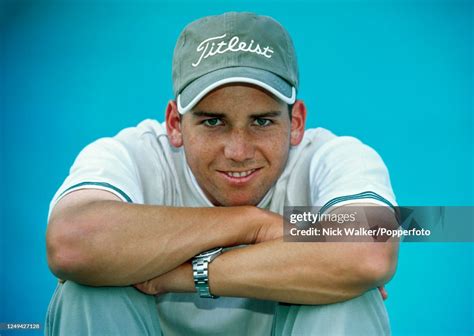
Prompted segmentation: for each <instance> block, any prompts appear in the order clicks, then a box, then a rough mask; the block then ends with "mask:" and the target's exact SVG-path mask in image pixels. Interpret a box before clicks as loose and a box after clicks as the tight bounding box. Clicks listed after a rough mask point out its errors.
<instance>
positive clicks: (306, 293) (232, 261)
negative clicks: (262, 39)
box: [139, 209, 398, 304]
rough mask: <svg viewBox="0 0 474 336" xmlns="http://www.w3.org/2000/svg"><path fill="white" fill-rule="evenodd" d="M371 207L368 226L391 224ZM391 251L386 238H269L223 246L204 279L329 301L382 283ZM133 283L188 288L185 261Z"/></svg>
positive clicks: (227, 291)
mask: <svg viewBox="0 0 474 336" xmlns="http://www.w3.org/2000/svg"><path fill="white" fill-rule="evenodd" d="M374 210H377V211H372V212H371V211H368V213H367V218H368V220H369V222H370V223H372V225H374V224H376V225H380V226H390V225H396V221H395V220H394V216H393V214H392V213H391V212H390V211H388V212H384V211H382V212H381V211H380V209H374ZM339 211H341V212H344V209H340V210H339ZM363 212H364V210H363V209H359V213H363ZM370 223H368V224H369V225H370ZM397 254H398V243H397V242H392V241H390V242H350V243H347V242H346V243H341V242H339V243H336V242H324V243H316V242H306V243H297V242H283V241H282V239H275V240H272V241H267V242H263V243H260V244H255V245H251V246H247V247H244V248H239V249H233V250H231V251H226V252H225V253H223V254H222V255H220V256H219V257H217V258H216V259H215V260H214V261H213V262H212V263H211V264H210V266H209V274H210V276H209V282H210V288H211V291H212V293H213V294H215V295H222V296H238V297H251V298H258V299H265V300H273V301H282V302H289V303H296V304H327V303H334V302H340V301H344V300H347V299H350V298H353V297H356V296H358V295H360V294H362V293H363V292H365V291H367V290H368V289H370V288H375V287H378V286H381V285H383V284H385V283H386V282H387V281H388V280H389V279H390V278H391V276H392V275H393V273H394V271H395V267H396V262H397ZM139 288H140V289H141V290H144V291H145V292H147V293H149V294H159V293H164V292H169V291H171V292H182V291H194V286H193V281H192V270H191V266H190V264H189V263H185V264H183V265H181V266H180V267H178V268H176V269H175V270H173V271H171V272H169V273H167V274H166V275H165V276H163V277H158V278H156V279H154V280H151V281H149V282H147V283H145V284H144V285H143V286H139Z"/></svg>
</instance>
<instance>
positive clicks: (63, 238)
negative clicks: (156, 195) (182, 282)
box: [48, 201, 258, 286]
mask: <svg viewBox="0 0 474 336" xmlns="http://www.w3.org/2000/svg"><path fill="white" fill-rule="evenodd" d="M255 210H256V209H254V208H251V207H235V208H173V207H158V206H146V205H133V204H126V203H123V202H118V201H96V202H91V203H88V204H85V205H84V206H82V207H80V208H75V209H74V213H69V214H68V215H67V216H63V217H64V218H62V219H61V218H58V219H56V220H54V219H53V220H52V221H50V227H49V228H48V254H49V257H50V259H55V260H56V264H59V267H54V265H53V267H52V269H53V271H55V273H56V275H58V276H59V277H61V278H64V279H70V280H74V281H77V282H79V283H83V284H89V285H97V286H100V285H104V286H105V285H107V286H114V285H129V284H133V283H137V282H140V281H144V280H146V279H150V278H153V277H156V276H159V275H161V274H163V273H165V272H167V271H169V270H171V269H173V268H175V267H177V266H178V265H180V264H182V263H183V262H185V261H186V260H188V259H190V258H191V257H192V256H194V255H196V254H197V253H199V252H201V251H203V250H206V249H209V248H211V247H214V246H232V245H236V244H246V243H253V240H254V239H255V234H256V233H257V231H258V230H257V228H258V225H256V222H252V221H249V220H248V218H249V217H250V218H255V216H254V215H252V216H250V214H251V213H254V212H255ZM65 221H66V222H67V223H65ZM55 225H56V226H61V227H62V228H61V229H58V228H55ZM66 228H67V229H66ZM53 264H54V263H53Z"/></svg>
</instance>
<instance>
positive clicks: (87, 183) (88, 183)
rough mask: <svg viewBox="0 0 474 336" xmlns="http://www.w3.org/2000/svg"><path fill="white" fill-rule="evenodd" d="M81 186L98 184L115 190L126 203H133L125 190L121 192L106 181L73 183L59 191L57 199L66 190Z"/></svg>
mask: <svg viewBox="0 0 474 336" xmlns="http://www.w3.org/2000/svg"><path fill="white" fill-rule="evenodd" d="M82 186H99V187H104V188H108V189H112V190H113V191H116V192H117V193H119V194H120V195H121V196H122V197H123V198H124V199H125V200H126V201H127V202H128V203H133V202H132V199H131V198H130V197H129V196H128V195H127V194H126V193H125V192H123V191H122V190H121V189H119V188H117V187H116V186H114V185H112V184H110V183H106V182H81V183H78V184H75V185H73V186H72V187H69V188H67V189H66V190H64V191H63V192H62V193H61V195H59V196H58V199H59V198H61V197H62V196H63V195H64V194H65V193H67V192H68V191H70V190H72V189H76V188H79V187H82Z"/></svg>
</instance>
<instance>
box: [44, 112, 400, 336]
mask: <svg viewBox="0 0 474 336" xmlns="http://www.w3.org/2000/svg"><path fill="white" fill-rule="evenodd" d="M79 189H103V190H107V191H110V192H112V193H114V194H115V195H117V196H118V197H120V198H121V199H122V200H123V201H126V202H131V203H139V204H152V205H153V204H155V205H164V206H177V207H180V206H183V207H212V206H213V205H212V203H211V202H210V201H209V200H208V199H207V198H206V196H205V195H204V193H203V191H202V189H201V188H200V187H199V185H198V184H197V182H196V180H195V178H194V176H193V174H192V172H191V170H190V168H189V166H188V165H187V163H186V158H185V155H184V150H183V149H182V148H174V147H172V146H171V144H170V142H169V140H168V137H167V135H166V127H165V124H164V123H163V124H160V123H159V122H157V121H155V120H145V121H143V122H141V123H140V124H139V125H137V126H136V127H131V128H126V129H124V130H122V131H121V132H120V133H118V134H117V135H116V136H114V137H111V138H101V139H99V140H97V141H95V142H93V143H91V144H90V145H88V146H86V147H85V148H84V149H83V150H82V151H81V152H80V154H79V155H78V157H77V158H76V160H75V162H74V164H73V166H72V167H71V170H70V173H69V176H68V177H67V178H66V180H65V181H64V183H63V184H62V185H61V187H60V188H59V190H58V191H57V192H56V194H55V196H54V198H53V200H52V202H51V204H50V213H51V210H52V209H53V207H54V205H55V204H56V203H57V202H58V200H59V199H61V197H63V196H64V195H66V194H68V193H70V192H72V191H75V190H79ZM361 201H363V202H372V203H376V204H379V205H387V206H395V205H396V203H395V196H394V194H393V191H392V187H391V184H390V179H389V174H388V171H387V168H386V167H385V165H384V163H383V161H382V159H381V158H380V156H379V155H378V154H377V153H376V152H375V151H374V150H373V149H372V148H370V147H369V146H367V145H365V144H363V143H361V142H360V141H359V140H357V139H356V138H353V137H348V136H336V135H334V134H333V133H331V132H330V131H328V130H326V129H323V128H316V129H309V130H306V131H305V136H304V138H303V141H302V142H301V144H300V145H298V146H294V147H292V148H291V149H290V155H289V158H288V162H287V165H286V168H285V170H284V171H283V173H282V175H281V176H280V178H279V179H278V181H277V182H276V183H275V185H274V186H273V187H272V188H271V189H270V190H269V191H268V193H267V194H266V195H265V197H264V198H263V199H262V200H261V202H260V204H259V205H258V206H259V207H261V208H265V209H269V210H271V211H274V212H277V213H280V214H283V208H284V206H324V205H327V206H329V205H336V204H337V205H343V204H347V203H351V202H361ZM363 297H364V295H363V296H361V297H359V298H356V299H353V300H350V301H354V300H358V299H360V298H362V299H363ZM364 300H366V301H367V297H366V298H365V299H364ZM370 300H372V298H370ZM374 300H380V301H381V299H380V298H379V299H374ZM366 301H364V303H361V304H360V307H358V308H357V309H364V307H365V306H367V303H366ZM361 302H362V301H361ZM348 303H349V302H348ZM275 304H276V303H274V302H269V301H261V300H254V299H246V298H227V297H221V298H219V299H216V300H208V299H207V300H206V299H201V298H199V296H198V295H197V294H195V293H192V294H178V293H169V294H166V295H162V296H160V297H158V298H157V312H158V316H159V319H160V323H161V327H162V329H163V332H164V334H165V335H183V334H191V333H192V334H194V335H201V334H202V335H213V334H216V333H217V334H226V335H230V334H242V333H243V334H245V333H246V331H251V333H252V334H255V335H264V334H269V333H270V330H271V326H272V321H273V312H274V309H275ZM330 306H333V307H332V308H331V309H330V310H328V311H331V313H330V314H331V316H333V314H334V305H327V307H330ZM345 306H346V305H345V303H344V302H343V303H340V304H338V307H339V308H338V310H337V311H338V312H339V311H340V312H341V314H346V315H347V312H344V309H345V308H344V307H345ZM318 307H319V308H318V309H320V310H321V314H322V315H324V309H325V307H326V306H324V305H323V306H318ZM347 307H352V308H348V309H354V308H353V306H350V305H349V304H348V305H347ZM375 307H377V308H375V309H374V306H372V305H371V307H370V308H369V307H367V309H368V310H370V311H369V312H368V315H369V320H370V319H371V318H373V323H374V324H377V323H378V324H382V325H385V324H387V323H388V322H387V321H386V320H387V315H386V311H385V307H384V305H383V303H382V304H380V302H378V303H377V304H376V305H375ZM366 319H367V318H366ZM366 322H367V323H370V321H366ZM380 331H381V332H384V331H386V330H380Z"/></svg>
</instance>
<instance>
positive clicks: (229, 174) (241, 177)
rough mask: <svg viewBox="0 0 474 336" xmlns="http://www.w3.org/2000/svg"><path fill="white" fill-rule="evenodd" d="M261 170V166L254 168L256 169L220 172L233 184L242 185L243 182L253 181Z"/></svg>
mask: <svg viewBox="0 0 474 336" xmlns="http://www.w3.org/2000/svg"><path fill="white" fill-rule="evenodd" d="M259 171H260V168H254V169H249V170H243V171H226V170H219V171H218V172H219V173H220V174H221V176H223V177H224V178H225V180H226V181H227V182H228V183H230V184H231V185H239V186H242V185H243V184H245V183H247V182H249V181H251V180H252V179H253V178H254V177H256V175H257V174H258V172H259Z"/></svg>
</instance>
